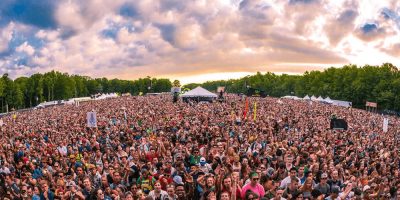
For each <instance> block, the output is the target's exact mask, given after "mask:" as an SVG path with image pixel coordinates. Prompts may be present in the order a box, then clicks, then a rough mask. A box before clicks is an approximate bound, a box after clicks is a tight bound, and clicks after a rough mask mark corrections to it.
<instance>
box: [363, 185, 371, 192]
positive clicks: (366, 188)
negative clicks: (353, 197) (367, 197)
mask: <svg viewBox="0 0 400 200" xmlns="http://www.w3.org/2000/svg"><path fill="white" fill-rule="evenodd" d="M369 189H371V187H370V186H369V185H366V186H364V188H363V192H365V191H367V190H369Z"/></svg>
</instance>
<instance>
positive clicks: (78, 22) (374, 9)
mask: <svg viewBox="0 0 400 200" xmlns="http://www.w3.org/2000/svg"><path fill="white" fill-rule="evenodd" d="M385 62H390V63H392V64H394V65H396V66H400V1H399V0H379V1H377V0H84V1H82V0H57V1H54V0H40V1H38V0H2V2H1V4H0V74H3V73H8V74H9V75H10V77H12V78H16V77H19V76H30V75H32V74H34V73H44V72H48V71H51V70H57V71H61V72H67V73H69V74H79V75H85V76H90V77H94V78H96V77H107V78H119V79H128V80H134V79H137V78H140V77H146V76H151V77H157V78H170V79H178V80H180V81H181V82H182V83H190V82H204V81H207V80H219V79H228V78H238V77H241V76H246V75H251V74H253V73H255V72H257V71H260V72H267V71H269V72H275V73H277V74H282V73H287V74H301V73H303V72H305V71H307V70H308V71H310V70H323V69H325V68H327V67H331V66H334V67H340V66H343V65H346V64H357V65H365V64H369V65H381V64H382V63H385Z"/></svg>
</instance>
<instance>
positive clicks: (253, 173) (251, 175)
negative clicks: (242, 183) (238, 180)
mask: <svg viewBox="0 0 400 200" xmlns="http://www.w3.org/2000/svg"><path fill="white" fill-rule="evenodd" d="M255 175H257V176H258V173H257V172H255V171H252V172H250V174H249V178H253V176H255Z"/></svg>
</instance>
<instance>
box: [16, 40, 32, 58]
mask: <svg viewBox="0 0 400 200" xmlns="http://www.w3.org/2000/svg"><path fill="white" fill-rule="evenodd" d="M16 51H17V52H24V53H26V54H28V55H29V56H32V55H33V54H34V53H35V49H34V48H33V47H32V46H31V45H29V44H28V43H27V42H24V43H23V44H22V45H20V46H19V47H17V49H16Z"/></svg>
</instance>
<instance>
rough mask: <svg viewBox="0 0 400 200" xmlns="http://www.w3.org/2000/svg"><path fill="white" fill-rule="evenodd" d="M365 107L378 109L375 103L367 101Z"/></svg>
mask: <svg viewBox="0 0 400 200" xmlns="http://www.w3.org/2000/svg"><path fill="white" fill-rule="evenodd" d="M365 106H367V107H373V108H376V107H378V104H377V103H376V102H369V101H367V102H366V103H365Z"/></svg>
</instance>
